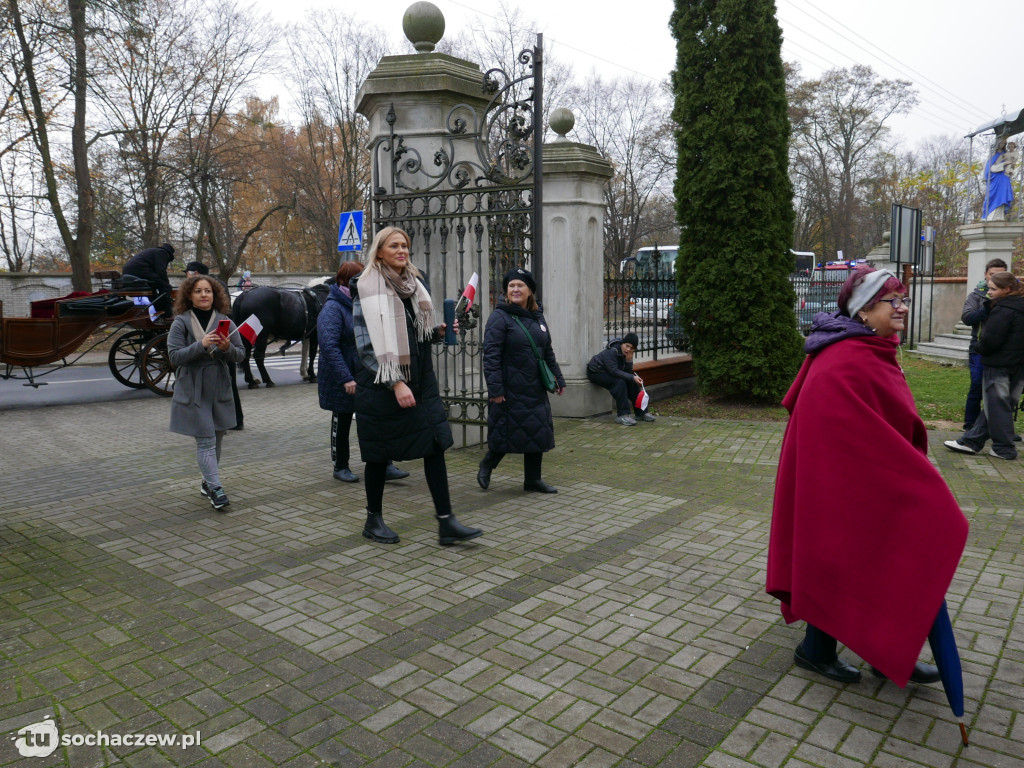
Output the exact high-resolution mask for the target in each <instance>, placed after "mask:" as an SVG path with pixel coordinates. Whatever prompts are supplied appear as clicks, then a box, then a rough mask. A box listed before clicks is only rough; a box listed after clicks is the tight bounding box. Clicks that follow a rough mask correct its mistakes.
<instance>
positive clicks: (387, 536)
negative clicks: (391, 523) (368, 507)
mask: <svg viewBox="0 0 1024 768" xmlns="http://www.w3.org/2000/svg"><path fill="white" fill-rule="evenodd" d="M363 537H364V538H367V539H371V540H373V541H379V542H380V543H381V544H397V543H398V542H399V538H398V534H397V533H395V532H394V531H392V530H391V529H390V528H388V527H387V525H385V523H384V515H383V514H381V513H380V512H378V513H376V514H374V513H373V512H367V513H366V525H365V526H363Z"/></svg>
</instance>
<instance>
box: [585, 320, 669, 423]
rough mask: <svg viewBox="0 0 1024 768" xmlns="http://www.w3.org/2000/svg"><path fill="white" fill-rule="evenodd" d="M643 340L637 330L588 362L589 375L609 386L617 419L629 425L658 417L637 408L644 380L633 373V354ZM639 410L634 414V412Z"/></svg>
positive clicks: (614, 341) (597, 381)
mask: <svg viewBox="0 0 1024 768" xmlns="http://www.w3.org/2000/svg"><path fill="white" fill-rule="evenodd" d="M639 343H640V339H638V338H637V335H636V334H635V333H627V334H626V335H625V336H623V337H622V338H621V339H614V340H613V341H610V342H609V343H608V346H607V347H605V348H604V349H603V350H601V351H600V352H598V353H597V354H596V355H594V356H593V357H592V358H590V362H589V363H587V378H588V379H590V381H591V382H592V383H594V384H597V386H599V387H604V388H605V389H607V390H608V391H609V392H610V393H611V395H612V399H613V400H614V401H615V421H616V422H617V423H619V424H622V425H623V426H626V427H632V426H635V425H636V423H637V422H638V421H654V419H655V416H654V414H652V413H648V412H647V411H644V410H640V409H639V408H636V407H635V405H634V404H635V403H636V396H637V395H639V394H640V386H641V385H642V384H643V383H644V382H643V379H641V378H640V377H639V376H637V375H636V374H635V373H633V355H634V354H635V353H636V348H637V345H638V344H639ZM634 412H635V414H636V415H635V418H634V416H632V415H630V414H633V413H634Z"/></svg>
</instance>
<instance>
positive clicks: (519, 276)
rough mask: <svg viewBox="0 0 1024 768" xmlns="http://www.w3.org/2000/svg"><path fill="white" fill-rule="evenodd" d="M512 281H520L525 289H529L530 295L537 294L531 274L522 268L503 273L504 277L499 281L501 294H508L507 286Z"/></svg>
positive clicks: (514, 268)
mask: <svg viewBox="0 0 1024 768" xmlns="http://www.w3.org/2000/svg"><path fill="white" fill-rule="evenodd" d="M513 280H522V281H523V282H524V283H526V287H527V288H529V289H530V293H536V292H537V284H536V283H535V282H533V273H532V272H530V271H529V270H526V269H523V268H522V267H513V268H512V269H510V270H509V271H508V272H506V273H505V277H504V279H503V280H502V281H501V291H502V293H508V284H509V283H511V282H512V281H513Z"/></svg>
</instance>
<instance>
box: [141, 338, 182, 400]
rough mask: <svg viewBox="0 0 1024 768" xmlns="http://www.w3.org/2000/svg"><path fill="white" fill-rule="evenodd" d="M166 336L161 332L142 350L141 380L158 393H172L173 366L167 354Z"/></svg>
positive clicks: (167, 395)
mask: <svg viewBox="0 0 1024 768" xmlns="http://www.w3.org/2000/svg"><path fill="white" fill-rule="evenodd" d="M167 336H168V334H166V333H161V334H160V335H159V336H156V337H154V339H153V340H152V341H151V342H149V343H148V344H147V345H146V347H145V349H143V350H142V357H141V361H142V362H141V368H142V380H143V381H144V382H146V386H147V387H149V388H150V389H151V390H153V391H154V392H156V393H157V394H158V395H163V396H164V397H170V396H171V395H173V394H174V366H173V365H171V358H170V357H169V356H168V354H167Z"/></svg>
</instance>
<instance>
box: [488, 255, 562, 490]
mask: <svg viewBox="0 0 1024 768" xmlns="http://www.w3.org/2000/svg"><path fill="white" fill-rule="evenodd" d="M502 287H503V289H504V292H505V301H504V302H502V303H500V304H498V306H496V307H495V308H494V311H493V312H492V313H491V316H490V317H489V318H488V319H487V328H486V330H485V331H484V378H485V379H486V380H487V398H488V400H489V401H490V405H489V407H488V409H487V448H488V450H487V455H486V456H484V458H483V461H481V462H480V469H479V471H478V472H477V476H476V480H477V482H478V483H479V484H480V487H481V488H483V489H484V490H486V489H487V486H488V485H490V482H491V472H492V471H493V470H494V468H495V467H497V466H498V463H499V462H500V461H501V460H502V458H504V456H505V454H506V453H521V454H523V470H524V480H523V488H524V489H525V490H527V491H536V492H537V493H558V491H557V490H556V489H555V488H552V487H551V486H550V485H548V484H547V483H545V482H544V481H543V480H542V479H541V462H542V459H543V456H544V452H545V451H550V450H551V449H552V448H554V447H555V427H554V423H553V422H552V420H551V404H550V403H549V402H548V393H547V390H545V389H544V385H543V384H542V383H541V378H540V372H539V370H538V368H537V358H536V356H535V355H534V352H533V345H531V344H530V341H529V339H528V338H527V336H526V334H527V333H529V334H530V336H531V337H532V338H533V341H534V344H536V345H537V349H538V350H539V351H540V353H541V355H543V357H544V360H545V361H546V362H547V364H548V367H549V368H551V372H552V373H553V374H554V375H555V380H556V381H557V382H558V394H559V395H560V394H562V392H563V391H564V390H565V379H563V378H562V371H561V370H560V369H559V367H558V363H557V362H556V361H555V353H554V350H552V348H551V334H550V333H549V332H548V327H547V323H546V322H545V320H544V315H543V314H542V313H541V310H540V307H539V306H538V304H537V301H536V299H535V298H534V296H533V293H534V290H535V288H536V286H535V283H534V280H533V275H532V274H530V273H529V272H528V271H527V270H525V269H519V268H516V269H513V270H511V271H510V272H509V273H508V274H506V275H505V279H504V280H503V282H502ZM517 321H518V322H517ZM520 323H522V325H520Z"/></svg>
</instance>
